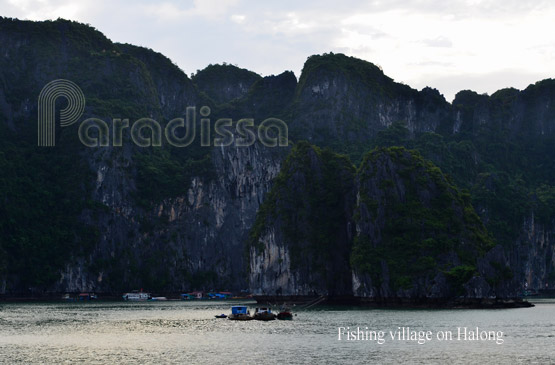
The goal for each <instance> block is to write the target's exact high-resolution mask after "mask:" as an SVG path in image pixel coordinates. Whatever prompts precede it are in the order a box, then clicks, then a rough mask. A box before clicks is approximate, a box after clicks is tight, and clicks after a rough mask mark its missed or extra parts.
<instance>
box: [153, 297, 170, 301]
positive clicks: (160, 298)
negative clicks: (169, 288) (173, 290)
mask: <svg viewBox="0 0 555 365" xmlns="http://www.w3.org/2000/svg"><path fill="white" fill-rule="evenodd" d="M150 300H154V301H165V300H168V298H166V297H152V298H150Z"/></svg>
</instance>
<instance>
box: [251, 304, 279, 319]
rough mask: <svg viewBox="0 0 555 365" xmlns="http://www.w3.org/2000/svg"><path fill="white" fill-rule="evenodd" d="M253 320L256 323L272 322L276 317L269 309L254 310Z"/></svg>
mask: <svg viewBox="0 0 555 365" xmlns="http://www.w3.org/2000/svg"><path fill="white" fill-rule="evenodd" d="M254 319H256V320H258V321H273V320H274V319H276V315H275V314H274V313H272V310H271V309H270V308H262V307H261V308H256V310H255V311H254Z"/></svg>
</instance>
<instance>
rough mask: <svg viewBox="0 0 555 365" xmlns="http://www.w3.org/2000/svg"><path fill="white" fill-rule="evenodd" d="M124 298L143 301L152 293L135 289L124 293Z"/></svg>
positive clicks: (131, 300)
mask: <svg viewBox="0 0 555 365" xmlns="http://www.w3.org/2000/svg"><path fill="white" fill-rule="evenodd" d="M122 297H123V300H125V301H130V302H142V301H145V300H149V299H150V298H151V296H150V293H144V292H142V291H137V290H133V291H132V292H131V293H125V294H123V296H122Z"/></svg>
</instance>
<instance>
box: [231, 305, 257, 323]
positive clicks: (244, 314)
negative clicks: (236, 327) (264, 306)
mask: <svg viewBox="0 0 555 365" xmlns="http://www.w3.org/2000/svg"><path fill="white" fill-rule="evenodd" d="M227 319H231V320H234V321H249V320H251V319H253V317H251V314H250V311H249V310H248V308H247V307H246V306H244V305H236V306H233V307H231V314H230V315H229V316H227Z"/></svg>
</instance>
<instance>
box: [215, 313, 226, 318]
mask: <svg viewBox="0 0 555 365" xmlns="http://www.w3.org/2000/svg"><path fill="white" fill-rule="evenodd" d="M214 317H216V318H227V316H226V315H225V314H223V313H222V314H218V315H216V316H214Z"/></svg>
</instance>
